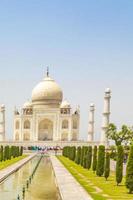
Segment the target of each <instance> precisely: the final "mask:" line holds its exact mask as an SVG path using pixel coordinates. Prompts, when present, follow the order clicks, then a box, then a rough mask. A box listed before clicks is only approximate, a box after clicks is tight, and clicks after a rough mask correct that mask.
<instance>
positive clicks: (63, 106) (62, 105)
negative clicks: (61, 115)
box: [61, 100, 71, 108]
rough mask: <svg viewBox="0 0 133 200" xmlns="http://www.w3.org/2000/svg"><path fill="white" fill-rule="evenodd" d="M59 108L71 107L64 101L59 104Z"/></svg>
mask: <svg viewBox="0 0 133 200" xmlns="http://www.w3.org/2000/svg"><path fill="white" fill-rule="evenodd" d="M61 108H71V105H70V103H69V102H68V101H67V100H64V101H63V102H62V104H61Z"/></svg>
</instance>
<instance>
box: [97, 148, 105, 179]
mask: <svg viewBox="0 0 133 200" xmlns="http://www.w3.org/2000/svg"><path fill="white" fill-rule="evenodd" d="M104 162H105V146H103V145H100V146H99V150H98V161H97V170H96V174H97V176H102V175H103V174H104Z"/></svg>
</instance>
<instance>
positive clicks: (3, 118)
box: [0, 105, 5, 141]
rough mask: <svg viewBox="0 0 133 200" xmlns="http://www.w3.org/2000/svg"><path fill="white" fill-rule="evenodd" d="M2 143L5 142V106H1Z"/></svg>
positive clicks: (0, 129) (0, 128)
mask: <svg viewBox="0 0 133 200" xmlns="http://www.w3.org/2000/svg"><path fill="white" fill-rule="evenodd" d="M0 115H1V119H0V141H5V105H1V106H0Z"/></svg>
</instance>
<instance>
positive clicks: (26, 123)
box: [24, 119, 30, 129]
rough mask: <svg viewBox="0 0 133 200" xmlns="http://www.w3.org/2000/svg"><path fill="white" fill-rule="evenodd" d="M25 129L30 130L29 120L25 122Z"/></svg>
mask: <svg viewBox="0 0 133 200" xmlns="http://www.w3.org/2000/svg"><path fill="white" fill-rule="evenodd" d="M24 129H30V121H29V120H28V119H27V120H25V121H24Z"/></svg>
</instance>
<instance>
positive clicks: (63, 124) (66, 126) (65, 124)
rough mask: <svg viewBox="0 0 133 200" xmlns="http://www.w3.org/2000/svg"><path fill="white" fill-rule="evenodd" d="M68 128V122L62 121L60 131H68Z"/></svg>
mask: <svg viewBox="0 0 133 200" xmlns="http://www.w3.org/2000/svg"><path fill="white" fill-rule="evenodd" d="M68 128H69V122H68V120H66V119H65V120H63V121H62V129H68Z"/></svg>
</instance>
